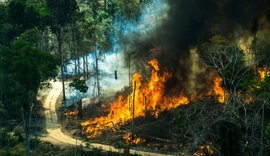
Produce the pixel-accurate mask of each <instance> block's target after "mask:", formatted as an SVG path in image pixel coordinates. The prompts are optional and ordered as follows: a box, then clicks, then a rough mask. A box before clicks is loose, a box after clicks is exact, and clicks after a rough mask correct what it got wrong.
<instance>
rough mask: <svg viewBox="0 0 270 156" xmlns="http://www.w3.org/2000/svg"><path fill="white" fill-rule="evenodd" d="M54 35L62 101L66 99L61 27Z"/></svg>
mask: <svg viewBox="0 0 270 156" xmlns="http://www.w3.org/2000/svg"><path fill="white" fill-rule="evenodd" d="M56 37H57V41H58V52H59V55H60V57H61V79H62V90H63V101H66V92H65V78H64V56H63V52H62V36H61V27H60V28H59V29H58V30H57V33H56Z"/></svg>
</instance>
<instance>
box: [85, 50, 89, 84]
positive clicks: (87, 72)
mask: <svg viewBox="0 0 270 156" xmlns="http://www.w3.org/2000/svg"><path fill="white" fill-rule="evenodd" d="M85 60H86V80H87V79H88V77H89V67H88V64H89V63H88V57H87V55H85Z"/></svg>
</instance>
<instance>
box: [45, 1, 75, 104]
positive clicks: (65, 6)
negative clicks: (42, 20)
mask: <svg viewBox="0 0 270 156" xmlns="http://www.w3.org/2000/svg"><path fill="white" fill-rule="evenodd" d="M47 5H48V8H49V10H50V11H51V14H52V15H53V19H54V20H53V23H52V24H51V29H52V31H53V33H54V34H55V35H56V38H57V42H58V53H59V55H60V58H61V78H62V89H63V101H65V100H66V94H65V82H64V81H65V78H64V55H63V51H62V44H63V43H62V42H63V39H62V29H63V27H64V26H65V25H66V24H67V23H70V22H71V21H72V20H73V19H74V17H75V15H76V13H77V10H78V7H77V2H76V1H75V0H69V1H66V0H47Z"/></svg>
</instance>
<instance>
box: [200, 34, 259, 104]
mask: <svg viewBox="0 0 270 156" xmlns="http://www.w3.org/2000/svg"><path fill="white" fill-rule="evenodd" d="M211 42H212V43H210V44H209V43H208V44H206V46H207V47H205V49H204V50H205V53H206V57H205V63H206V65H207V66H208V67H209V68H212V69H214V71H216V72H217V74H218V75H219V76H220V77H221V78H222V86H223V87H224V88H225V89H226V91H227V92H228V94H229V95H228V100H235V98H236V97H237V93H239V91H241V90H243V89H244V88H243V86H242V84H243V83H244V82H245V81H246V80H248V79H250V78H252V77H253V75H254V72H253V71H252V70H251V67H249V66H247V63H246V61H245V59H244V57H245V53H244V52H243V51H242V50H241V49H240V48H239V47H238V46H236V45H234V44H230V43H228V41H227V40H226V39H222V38H220V37H218V38H217V37H216V38H212V41H211ZM204 46H205V45H204ZM224 94H225V93H224Z"/></svg>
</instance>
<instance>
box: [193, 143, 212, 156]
mask: <svg viewBox="0 0 270 156" xmlns="http://www.w3.org/2000/svg"><path fill="white" fill-rule="evenodd" d="M212 154H214V150H213V148H212V147H211V145H203V146H200V147H199V150H198V151H197V152H196V153H194V155H197V156H206V155H212Z"/></svg>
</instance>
